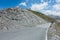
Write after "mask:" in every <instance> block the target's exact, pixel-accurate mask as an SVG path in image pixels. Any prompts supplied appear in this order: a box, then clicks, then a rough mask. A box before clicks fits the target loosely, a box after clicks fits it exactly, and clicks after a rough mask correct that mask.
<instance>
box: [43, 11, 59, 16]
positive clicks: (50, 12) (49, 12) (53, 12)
mask: <svg viewBox="0 0 60 40" xmlns="http://www.w3.org/2000/svg"><path fill="white" fill-rule="evenodd" d="M42 12H43V13H44V14H46V15H55V16H60V11H54V10H43V11H42Z"/></svg>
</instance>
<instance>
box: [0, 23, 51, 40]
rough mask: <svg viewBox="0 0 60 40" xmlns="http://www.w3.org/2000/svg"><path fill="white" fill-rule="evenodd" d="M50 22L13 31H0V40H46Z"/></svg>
mask: <svg viewBox="0 0 60 40" xmlns="http://www.w3.org/2000/svg"><path fill="white" fill-rule="evenodd" d="M50 25H51V23H46V24H43V25H40V26H39V25H38V26H36V27H27V28H23V29H19V30H18V31H14V32H3V33H0V40H47V30H48V27H49V26H50Z"/></svg>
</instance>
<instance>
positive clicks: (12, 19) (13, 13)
mask: <svg viewBox="0 0 60 40" xmlns="http://www.w3.org/2000/svg"><path fill="white" fill-rule="evenodd" d="M46 22H47V21H45V20H44V19H42V18H39V17H38V16H36V15H35V14H33V13H32V12H30V11H28V10H22V9H20V8H8V9H4V10H0V30H3V31H4V30H13V29H19V28H22V27H28V26H31V27H33V26H36V25H38V24H44V23H46Z"/></svg>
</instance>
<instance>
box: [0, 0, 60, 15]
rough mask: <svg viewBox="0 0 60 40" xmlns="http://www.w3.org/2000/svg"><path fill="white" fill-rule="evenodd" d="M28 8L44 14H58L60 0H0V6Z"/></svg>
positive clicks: (59, 12)
mask: <svg viewBox="0 0 60 40" xmlns="http://www.w3.org/2000/svg"><path fill="white" fill-rule="evenodd" d="M16 6H19V7H20V8H30V9H31V10H34V11H39V12H42V13H44V14H46V15H57V16H60V0H0V8H10V7H16Z"/></svg>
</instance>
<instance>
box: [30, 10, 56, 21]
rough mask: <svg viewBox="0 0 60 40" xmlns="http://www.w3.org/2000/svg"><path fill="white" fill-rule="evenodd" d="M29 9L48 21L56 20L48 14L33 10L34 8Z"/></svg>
mask: <svg viewBox="0 0 60 40" xmlns="http://www.w3.org/2000/svg"><path fill="white" fill-rule="evenodd" d="M29 11H31V12H32V13H34V14H36V15H37V16H39V17H41V18H43V19H44V20H46V21H49V22H51V21H56V20H55V19H53V18H50V17H48V16H46V15H44V14H42V13H39V12H37V11H33V10H29Z"/></svg>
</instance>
